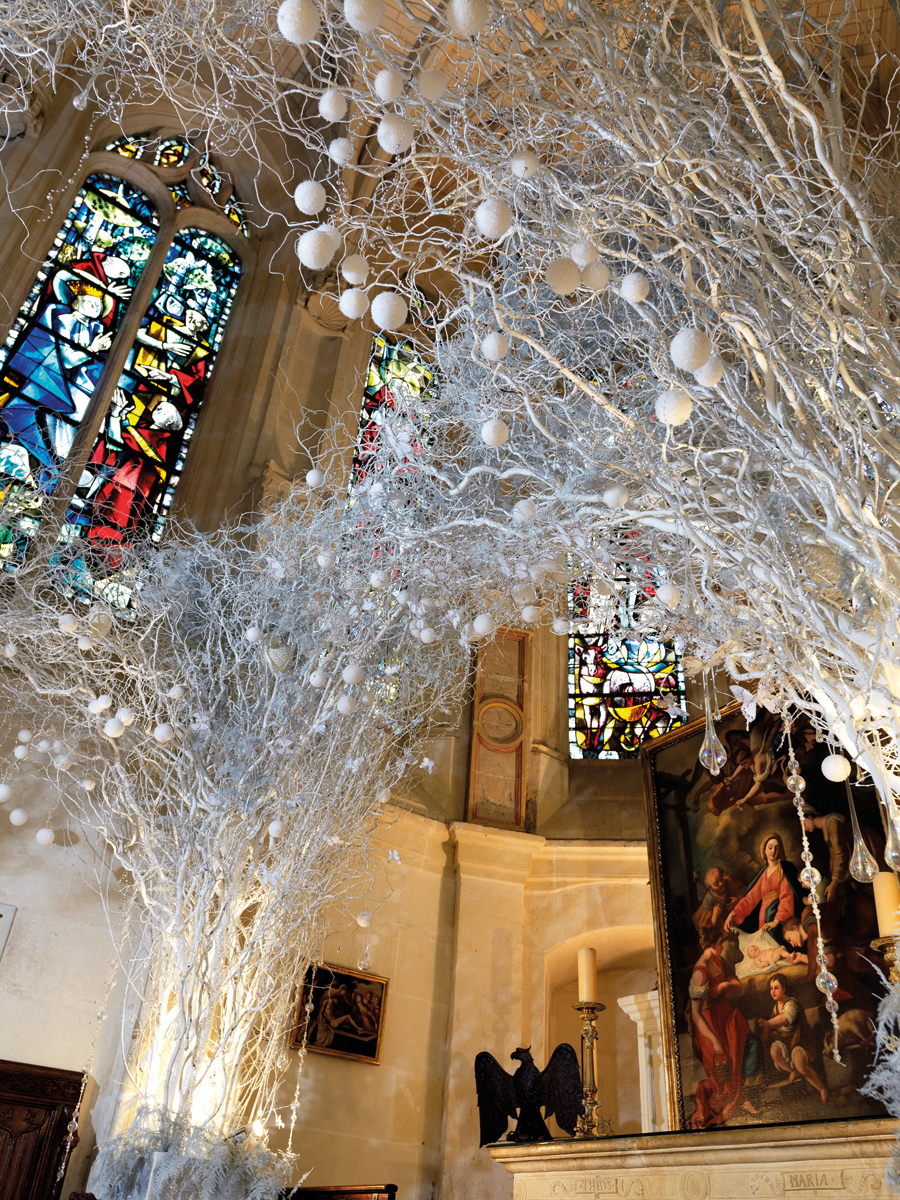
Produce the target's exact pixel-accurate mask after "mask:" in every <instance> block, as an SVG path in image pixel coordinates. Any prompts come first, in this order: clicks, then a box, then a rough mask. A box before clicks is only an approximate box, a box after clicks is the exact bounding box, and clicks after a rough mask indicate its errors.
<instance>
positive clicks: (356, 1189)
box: [282, 1183, 397, 1200]
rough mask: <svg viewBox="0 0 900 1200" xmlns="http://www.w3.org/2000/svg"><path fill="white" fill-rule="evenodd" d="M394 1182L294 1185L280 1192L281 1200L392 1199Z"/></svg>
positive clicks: (394, 1193)
mask: <svg viewBox="0 0 900 1200" xmlns="http://www.w3.org/2000/svg"><path fill="white" fill-rule="evenodd" d="M396 1195H397V1185H396V1183H380V1184H370V1185H369V1186H365V1185H361V1184H353V1185H343V1186H340V1187H295V1188H291V1189H289V1190H288V1191H286V1192H282V1200H385V1197H388V1198H389V1200H394V1197H395V1196H396Z"/></svg>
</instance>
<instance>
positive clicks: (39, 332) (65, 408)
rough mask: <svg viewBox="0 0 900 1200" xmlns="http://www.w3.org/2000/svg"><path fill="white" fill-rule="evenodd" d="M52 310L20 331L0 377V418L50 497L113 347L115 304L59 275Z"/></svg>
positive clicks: (95, 287)
mask: <svg viewBox="0 0 900 1200" xmlns="http://www.w3.org/2000/svg"><path fill="white" fill-rule="evenodd" d="M52 291H53V296H54V303H50V304H47V305H46V306H45V308H44V310H43V312H42V313H41V314H40V316H39V317H38V319H37V321H36V322H35V323H34V324H33V325H31V326H30V327H28V328H26V330H25V331H23V334H24V335H23V336H22V337H21V338H20V339H19V342H18V344H17V345H16V346H15V347H14V348H13V351H12V353H11V355H10V357H9V361H8V364H7V368H6V370H5V372H4V375H3V393H2V395H0V403H2V409H0V417H2V420H3V422H4V423H5V425H6V428H7V429H8V431H9V435H10V437H11V438H12V439H13V440H14V441H16V442H18V444H19V445H20V446H23V447H24V448H25V449H26V450H27V451H28V452H29V453H30V454H31V455H33V456H34V458H35V459H36V460H37V464H39V465H38V467H37V470H36V472H35V475H36V480H37V482H38V483H39V484H40V485H41V486H42V487H43V488H44V489H45V490H52V487H53V485H54V484H55V482H56V479H57V476H58V472H59V466H60V464H61V463H62V462H63V461H64V460H65V458H66V456H67V455H68V453H69V450H70V449H71V446H72V441H73V439H74V436H75V430H76V429H77V426H78V423H79V422H80V421H81V419H82V417H83V416H84V414H85V412H86V411H87V407H88V404H89V403H90V400H91V397H92V396H93V394H94V390H95V388H96V386H97V381H98V379H99V377H100V373H101V371H102V370H103V366H104V364H105V361H106V352H107V351H108V350H109V348H110V346H111V344H112V333H111V331H110V329H109V326H108V323H107V320H106V318H107V317H108V316H109V315H110V313H111V311H112V309H113V307H114V304H115V301H114V299H113V297H112V296H111V295H110V294H109V293H108V292H106V291H105V290H104V289H103V288H102V287H101V286H100V285H99V284H98V283H91V282H89V281H87V280H86V279H85V278H84V277H78V276H76V275H74V274H72V273H70V272H66V271H62V272H59V273H58V274H57V275H55V276H54V279H53V284H52Z"/></svg>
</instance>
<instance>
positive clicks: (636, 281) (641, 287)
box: [619, 271, 650, 304]
mask: <svg viewBox="0 0 900 1200" xmlns="http://www.w3.org/2000/svg"><path fill="white" fill-rule="evenodd" d="M619 295H620V296H621V297H622V299H623V300H627V301H628V303H629V304H640V303H641V302H642V301H644V300H646V299H647V297H648V296H649V295H650V280H649V279H648V278H647V276H646V275H644V274H643V273H642V272H641V271H632V272H631V273H630V274H628V275H626V276H625V278H624V279H623V280H622V282H621V283H620V284H619Z"/></svg>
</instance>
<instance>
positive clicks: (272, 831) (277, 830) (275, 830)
mask: <svg viewBox="0 0 900 1200" xmlns="http://www.w3.org/2000/svg"><path fill="white" fill-rule="evenodd" d="M283 833H284V821H278V820H276V821H270V822H269V837H273V838H278V837H281V835H282V834H283Z"/></svg>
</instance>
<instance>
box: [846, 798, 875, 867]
mask: <svg viewBox="0 0 900 1200" xmlns="http://www.w3.org/2000/svg"><path fill="white" fill-rule="evenodd" d="M844 786H845V787H846V788H847V801H848V803H849V805H850V823H851V825H852V826H853V853H852V854H851V855H850V875H851V877H852V878H853V879H855V880H856V882H857V883H871V882H872V880H873V879H874V878H875V876H876V875H877V874H878V861H877V859H876V858H875V857H874V856H873V855H872V854H870V853H869V848H868V847H867V846H866V843H865V842H864V841H863V836H862V834H861V833H860V830H859V821H858V820H857V817H856V805H855V804H854V803H853V792H852V791H851V790H850V783H849V781H847V782H846V783H845V785H844Z"/></svg>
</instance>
